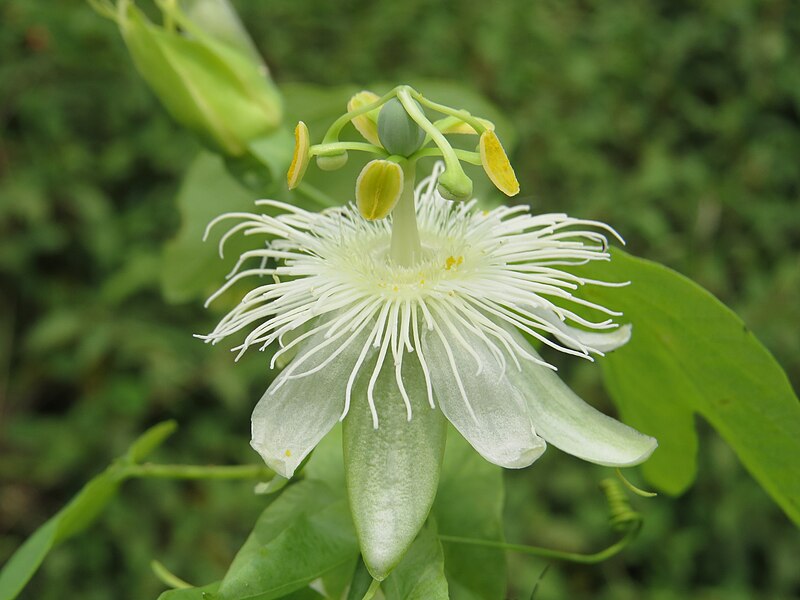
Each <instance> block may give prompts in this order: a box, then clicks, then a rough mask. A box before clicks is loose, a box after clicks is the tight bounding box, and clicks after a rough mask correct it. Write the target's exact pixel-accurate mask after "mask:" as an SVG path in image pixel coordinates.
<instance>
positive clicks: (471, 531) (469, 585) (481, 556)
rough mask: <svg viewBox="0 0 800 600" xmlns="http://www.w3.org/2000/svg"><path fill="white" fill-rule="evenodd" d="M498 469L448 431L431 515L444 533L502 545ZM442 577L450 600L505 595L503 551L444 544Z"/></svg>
mask: <svg viewBox="0 0 800 600" xmlns="http://www.w3.org/2000/svg"><path fill="white" fill-rule="evenodd" d="M503 502H504V490H503V474H502V469H501V468H500V467H498V466H496V465H493V464H491V463H489V462H487V461H486V460H484V459H483V458H482V457H481V456H480V455H479V454H478V453H477V452H475V450H474V449H473V448H472V446H470V445H469V443H467V442H466V441H465V440H464V438H463V437H461V435H459V433H458V432H457V431H456V430H455V429H453V428H452V427H451V428H449V431H448V437H447V450H446V451H445V453H444V463H443V465H442V477H441V481H440V483H439V491H438V493H437V495H436V502H435V503H434V505H433V515H434V516H435V517H436V522H437V524H438V528H439V532H440V533H442V534H443V535H452V536H457V537H468V538H476V539H482V540H496V541H503ZM444 557H445V561H444V564H445V573H446V575H447V581H448V582H449V584H450V597H451V598H452V599H453V600H496V599H497V598H503V597H505V593H506V559H505V554H504V553H503V552H498V551H497V550H493V549H491V548H481V547H479V546H466V545H463V544H447V543H445V544H444Z"/></svg>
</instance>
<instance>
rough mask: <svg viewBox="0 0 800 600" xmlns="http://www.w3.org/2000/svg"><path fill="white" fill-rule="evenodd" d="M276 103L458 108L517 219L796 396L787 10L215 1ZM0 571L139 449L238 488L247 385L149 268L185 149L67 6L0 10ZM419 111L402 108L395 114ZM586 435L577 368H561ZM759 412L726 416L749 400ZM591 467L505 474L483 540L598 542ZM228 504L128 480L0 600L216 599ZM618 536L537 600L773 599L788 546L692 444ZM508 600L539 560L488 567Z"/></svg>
mask: <svg viewBox="0 0 800 600" xmlns="http://www.w3.org/2000/svg"><path fill="white" fill-rule="evenodd" d="M239 8H240V9H241V10H242V16H243V20H244V22H245V23H246V25H247V26H248V27H249V28H250V30H251V31H252V33H253V34H254V38H255V40H256V42H257V45H258V46H259V48H260V49H261V51H262V52H263V53H264V55H265V57H266V59H267V62H268V63H269V64H270V66H271V68H272V71H273V75H274V76H275V78H276V80H277V81H278V83H279V84H281V83H285V82H289V81H305V82H313V83H319V84H330V85H338V84H342V83H356V84H361V85H366V84H367V83H369V82H372V81H376V80H384V81H396V82H400V81H404V80H407V79H408V80H414V79H418V78H420V77H428V78H443V79H455V80H458V81H460V82H461V83H466V84H468V85H471V86H473V87H474V88H475V89H476V90H478V91H480V92H481V93H483V94H484V95H486V96H487V97H489V98H490V99H491V100H493V101H494V102H495V103H496V104H497V105H498V106H500V107H501V108H502V109H504V110H505V111H506V114H507V115H508V117H509V118H510V119H511V121H512V122H513V123H514V124H515V125H516V127H517V134H518V136H519V142H520V143H519V146H518V149H517V151H516V153H515V155H514V156H513V157H512V161H513V163H514V165H515V167H516V170H517V173H518V175H519V178H520V181H521V183H522V189H523V192H522V194H523V196H526V197H525V198H524V199H525V201H528V202H531V203H532V204H533V206H534V208H535V209H537V210H541V211H566V212H569V213H571V214H574V215H576V216H583V217H587V218H599V219H602V220H605V221H608V222H610V223H613V224H614V226H615V227H616V228H617V229H618V230H619V231H620V232H621V233H622V234H623V235H624V236H625V237H626V238H627V239H628V241H629V245H630V249H631V250H632V251H633V252H634V253H635V254H639V255H642V256H645V257H647V258H650V259H654V260H658V261H661V262H664V263H665V264H667V265H669V266H671V267H674V268H676V269H677V270H679V271H681V272H683V273H684V274H686V275H688V276H690V277H692V278H693V279H695V280H697V281H698V282H699V283H701V284H702V285H704V286H706V287H707V288H709V289H710V290H711V291H712V292H714V293H715V294H717V295H718V296H719V297H720V298H721V299H722V300H723V301H725V302H726V303H728V304H729V305H730V306H731V307H733V308H734V309H735V310H737V312H739V313H740V314H741V315H742V316H743V318H744V320H745V322H746V323H747V324H748V326H749V327H750V328H751V329H752V330H753V331H754V332H755V333H756V335H758V336H759V337H760V339H761V340H762V341H763V342H764V343H765V344H766V345H767V347H768V348H770V349H771V350H772V351H773V352H774V353H775V354H776V356H777V357H778V359H779V361H780V362H781V363H782V364H783V365H784V367H785V368H786V369H787V371H788V373H789V376H790V378H791V380H792V381H793V383H794V385H795V387H797V386H798V384H800V338H799V337H798V336H797V334H796V332H797V324H798V323H800V202H799V201H800V170H798V168H797V164H798V163H799V162H800V70H798V69H797V64H798V59H799V58H800V51H799V49H798V44H800V5H798V4H797V3H796V2H792V1H791V0H764V1H757V0H724V1H723V0H701V1H699V2H670V1H667V0H661V1H653V2H638V1H635V0H620V1H618V2H600V1H590V0H567V1H561V2H557V1H555V0H548V1H541V0H537V1H534V2H531V1H530V0H509V1H506V2H503V3H496V4H495V5H492V6H491V8H490V9H489V8H487V7H486V6H484V5H482V4H481V3H452V4H450V3H441V2H434V1H433V0H403V1H402V2H367V1H366V0H346V1H344V2H339V3H324V2H311V1H309V2H298V1H297V0H271V1H270V2H268V3H243V2H240V3H239ZM0 19H2V22H3V27H2V28H1V29H0V53H2V57H3V60H2V63H0V90H2V92H1V93H0V240H1V241H0V455H1V456H2V460H0V561H4V560H5V559H6V557H7V556H9V555H10V553H11V552H12V551H13V550H14V549H15V548H16V547H17V546H18V545H19V544H20V543H21V541H22V540H23V539H24V538H25V536H26V535H28V534H30V533H31V532H32V531H33V530H34V529H35V528H36V527H37V526H38V525H40V524H41V523H43V522H44V521H46V520H47V518H48V517H49V516H51V515H52V514H54V513H55V512H56V511H57V510H58V508H60V507H61V506H62V505H63V504H64V502H65V501H66V500H67V499H68V498H69V497H70V496H71V495H72V494H73V493H74V492H75V491H77V490H78V489H79V488H80V486H81V485H82V483H83V482H85V481H86V480H88V479H89V478H90V477H91V476H92V475H94V474H96V473H97V472H98V471H100V470H101V469H102V467H103V466H104V465H105V464H106V463H107V462H108V461H109V460H110V459H111V458H112V457H114V456H115V455H117V454H119V453H120V452H121V451H122V450H123V449H124V448H125V447H127V445H128V443H129V442H130V441H131V440H132V439H133V438H134V437H135V435H136V434H137V433H138V432H140V431H142V430H143V429H144V428H145V427H146V426H147V425H150V424H152V423H154V422H156V421H158V420H161V419H163V418H166V417H171V418H175V419H177V420H178V421H179V422H180V423H181V425H182V427H181V431H180V433H179V434H178V435H177V436H175V439H174V440H172V441H171V442H170V444H168V446H167V447H166V448H165V449H162V450H160V451H159V455H161V456H169V460H170V462H180V461H184V462H197V463H203V462H209V463H227V462H231V463H233V462H254V461H255V460H256V458H257V457H256V456H255V455H254V454H253V453H252V452H251V451H250V450H249V448H248V446H247V443H246V442H247V432H248V430H249V415H250V411H251V409H252V406H253V404H254V402H255V400H256V399H257V398H258V397H259V395H260V394H261V392H262V391H263V389H264V388H265V387H266V385H267V382H268V380H269V378H270V376H271V375H270V374H269V372H268V369H267V365H266V364H265V361H264V357H263V356H262V355H258V354H256V355H253V356H249V357H248V356H245V357H244V358H243V359H242V361H240V363H238V364H237V365H236V366H234V365H233V363H232V359H231V356H230V355H229V353H228V352H227V351H226V349H225V348H222V347H219V348H213V349H212V348H210V347H208V346H204V345H203V344H201V343H200V342H198V341H197V340H194V339H192V337H191V334H192V333H194V332H203V331H206V330H207V329H208V328H209V326H210V325H211V323H212V322H213V321H214V315H213V314H208V313H206V312H205V311H203V310H202V308H201V307H200V306H198V305H197V304H196V303H188V304H183V305H168V304H167V303H166V302H165V300H164V299H163V297H162V295H161V291H160V285H159V271H160V261H161V252H162V248H163V246H164V244H165V242H166V241H167V240H168V239H170V238H171V237H172V236H173V235H174V233H175V232H176V230H177V228H178V225H179V216H178V208H177V206H176V203H175V201H174V200H175V196H176V193H177V189H178V184H179V179H180V176H181V174H182V173H183V171H184V169H185V168H186V167H187V166H188V164H189V162H190V160H191V159H192V157H193V156H194V155H195V154H196V152H197V150H198V148H197V145H196V144H195V142H194V141H193V140H192V139H191V137H190V135H189V134H187V133H185V132H183V131H181V130H180V129H179V128H178V127H177V126H176V125H174V124H173V123H172V122H171V121H170V120H169V118H168V117H167V116H166V114H165V113H164V111H163V109H161V108H160V106H159V105H158V103H157V101H156V100H155V98H154V97H153V96H152V95H151V94H150V92H149V91H148V90H147V89H146V87H145V85H144V84H143V83H142V82H141V81H140V80H139V79H138V76H137V75H136V73H135V72H134V70H133V67H132V65H131V63H130V59H129V57H128V56H127V54H126V51H125V48H124V45H123V43H122V41H121V40H120V39H119V37H118V33H117V31H116V29H115V28H114V27H113V26H111V25H110V24H109V23H108V22H106V21H104V20H103V19H100V18H99V17H97V16H96V15H94V14H93V13H92V12H91V10H90V9H89V8H88V7H87V6H86V5H85V4H83V3H82V2H81V1H80V0H68V1H64V2H59V3H52V2H45V1H44V0H24V1H23V0H6V2H4V3H3V4H2V5H0ZM423 91H424V90H423ZM563 370H564V372H566V373H568V374H569V375H570V381H571V383H572V385H573V387H574V388H575V389H576V391H578V392H579V393H581V394H582V395H583V396H584V397H586V398H587V399H589V400H592V401H594V403H595V404H596V405H599V406H602V407H604V408H605V409H606V410H607V411H610V408H609V406H608V403H607V400H606V399H605V398H604V397H603V395H602V392H601V387H600V384H599V373H598V370H597V369H595V368H593V367H591V366H590V365H585V364H579V365H576V364H573V363H564V364H563ZM757 400H758V399H754V401H757ZM604 474H605V472H604V470H603V469H600V468H597V467H593V466H591V465H588V464H584V463H581V462H580V461H577V460H575V459H572V458H570V457H568V456H566V455H563V454H560V453H558V452H557V451H555V450H553V451H551V452H548V453H546V455H545V456H544V457H543V458H542V459H541V460H540V461H539V462H538V463H537V464H536V465H534V467H532V468H531V469H528V470H525V471H521V472H513V473H509V474H508V475H507V481H508V483H509V485H508V493H507V496H508V497H507V506H508V510H507V536H508V538H509V539H510V540H512V541H520V542H528V543H536V544H544V545H552V546H555V547H560V548H564V549H567V550H591V549H593V548H595V547H599V546H602V545H603V543H604V542H606V541H607V539H608V538H607V536H608V527H607V523H606V514H605V505H604V502H603V500H602V495H601V494H600V492H599V491H596V489H595V486H596V482H597V481H599V480H600V479H601V478H602V477H603V476H604ZM250 492H251V484H248V483H241V482H214V483H169V482H163V481H160V482H154V481H140V482H134V483H130V484H128V485H127V486H126V488H125V490H124V494H123V497H122V498H119V499H117V500H116V501H114V502H113V503H112V504H111V505H110V506H109V509H108V510H107V512H106V513H105V515H104V516H102V517H101V519H100V520H99V522H98V524H97V525H96V526H95V528H94V529H93V530H92V531H91V532H90V533H89V534H87V535H83V536H82V537H80V538H77V539H74V540H72V541H70V542H69V543H67V544H65V545H64V546H62V547H61V548H59V549H58V550H56V551H55V552H54V553H53V555H52V556H50V557H48V559H47V561H45V564H44V565H43V568H42V571H41V572H40V573H39V574H38V575H37V576H36V578H35V579H34V580H33V582H32V584H31V586H30V587H29V589H28V590H27V591H26V592H25V594H23V597H24V598H36V599H41V600H49V599H51V598H53V599H54V598H61V597H63V596H64V593H65V592H69V595H71V596H75V597H80V598H84V599H86V600H93V599H98V600H100V599H105V598H108V597H116V596H119V597H125V598H128V597H130V598H137V599H138V598H154V597H156V595H157V594H158V593H159V591H160V590H161V589H162V586H161V585H160V584H159V583H158V581H157V580H156V578H155V577H152V576H150V573H149V567H148V564H149V562H150V560H151V559H152V558H153V557H156V558H158V559H159V560H161V561H162V562H163V563H164V564H165V565H166V566H167V567H169V568H170V570H173V571H174V572H175V573H177V574H179V575H180V576H181V577H183V578H185V579H187V580H189V581H191V582H192V583H205V582H208V581H212V580H215V579H218V578H219V577H220V576H221V575H222V573H224V570H225V567H226V566H227V564H228V563H229V562H230V560H231V557H232V556H233V554H234V552H235V551H236V550H237V549H238V548H239V546H240V545H241V543H242V542H243V540H244V539H245V536H246V534H247V532H248V531H249V529H250V528H251V526H252V524H253V522H254V520H255V518H256V517H257V515H258V514H259V513H260V510H261V509H262V508H263V503H264V501H263V498H262V497H258V496H254V495H253V494H251V493H250ZM636 505H637V508H638V509H640V510H641V511H642V512H644V513H645V518H646V522H645V528H644V531H643V534H642V537H641V539H640V540H639V542H637V544H635V545H634V546H633V547H632V548H631V549H629V550H628V551H626V552H625V553H624V554H623V555H622V556H620V557H617V558H615V559H613V560H611V561H609V562H607V563H605V564H603V565H602V566H600V567H583V566H564V565H554V566H553V567H551V568H550V569H549V571H548V572H547V573H546V574H545V576H544V577H543V579H542V580H541V582H540V583H539V586H538V590H537V592H536V596H535V597H536V598H537V600H548V599H555V598H565V597H569V598H609V599H611V598H613V599H615V600H616V599H623V600H624V599H626V598H640V597H648V598H656V599H668V598H686V597H692V598H701V599H712V598H731V599H734V600H736V599H739V598H741V599H746V598H754V597H757V598H776V599H780V598H792V597H796V596H797V595H798V594H800V574H799V573H798V572H797V569H796V557H797V556H798V552H799V551H800V548H798V541H797V532H796V530H794V529H792V527H791V526H790V525H789V522H788V520H787V519H786V517H785V516H783V514H782V513H781V512H780V510H779V509H778V508H777V507H776V506H775V505H773V504H772V502H771V501H770V500H769V499H768V497H767V496H766V494H765V493H764V492H763V491H762V490H760V488H758V486H757V484H756V483H755V482H754V481H753V480H752V479H751V478H750V477H749V476H748V475H746V474H745V472H744V471H743V469H742V467H741V466H740V465H739V464H738V462H737V461H736V459H735V458H734V456H733V454H732V453H731V451H730V449H729V448H727V446H725V445H724V443H723V442H722V441H721V440H720V439H719V438H718V437H717V436H716V435H713V434H711V433H710V430H709V429H708V428H706V427H701V445H700V453H699V479H698V482H697V483H696V484H695V486H694V487H693V488H692V489H691V490H690V491H689V492H688V493H687V494H686V495H685V496H683V497H681V498H679V499H677V500H674V499H670V498H667V497H659V498H657V499H655V500H649V501H645V500H638V501H637V502H636ZM509 565H510V569H511V575H512V582H513V589H512V590H511V591H510V597H512V598H520V599H527V598H528V597H529V596H530V593H531V589H532V588H533V587H534V584H535V582H536V581H537V579H538V578H539V575H540V573H541V572H542V569H543V568H544V567H545V563H544V562H541V561H536V560H534V559H530V558H528V557H519V556H513V555H512V556H510V557H509Z"/></svg>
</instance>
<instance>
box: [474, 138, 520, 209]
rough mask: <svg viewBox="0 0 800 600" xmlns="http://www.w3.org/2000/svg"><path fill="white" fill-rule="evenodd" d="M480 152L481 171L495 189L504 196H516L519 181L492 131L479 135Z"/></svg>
mask: <svg viewBox="0 0 800 600" xmlns="http://www.w3.org/2000/svg"><path fill="white" fill-rule="evenodd" d="M480 151H481V164H482V165H483V170H484V171H486V174H487V175H488V176H489V179H491V180H492V183H493V184H494V185H495V187H497V189H498V190H500V191H501V192H503V193H504V194H505V195H506V196H516V195H517V194H518V193H519V181H517V176H516V175H515V174H514V168H513V167H512V166H511V163H510V162H509V161H508V156H507V155H506V151H505V150H504V149H503V145H502V144H501V143H500V140H499V139H498V137H497V134H496V133H495V132H494V131H489V130H487V131H484V132H483V133H482V134H481V141H480Z"/></svg>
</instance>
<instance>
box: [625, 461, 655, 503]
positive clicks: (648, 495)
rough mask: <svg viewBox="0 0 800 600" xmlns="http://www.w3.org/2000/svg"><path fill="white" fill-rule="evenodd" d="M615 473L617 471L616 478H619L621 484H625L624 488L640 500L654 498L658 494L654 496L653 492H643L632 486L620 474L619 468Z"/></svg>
mask: <svg viewBox="0 0 800 600" xmlns="http://www.w3.org/2000/svg"><path fill="white" fill-rule="evenodd" d="M616 471H617V477H619V478H620V480H621V481H622V483H623V484H625V487H626V488H628V489H629V490H630V491H632V492H633V493H634V494H636V495H637V496H641V497H642V498H655V497H656V496H658V494H656V493H655V492H648V491H647V490H643V489H641V488H638V487H636V486H635V485H633V484H632V483H631V482H630V481H628V480H627V479H625V476H624V475H623V474H622V471H620V470H619V468H617V470H616Z"/></svg>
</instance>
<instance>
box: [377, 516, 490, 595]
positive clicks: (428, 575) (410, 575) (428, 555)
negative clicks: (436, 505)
mask: <svg viewBox="0 0 800 600" xmlns="http://www.w3.org/2000/svg"><path fill="white" fill-rule="evenodd" d="M381 591H382V592H383V595H384V596H385V597H386V600H448V599H449V598H450V596H449V595H448V593H447V579H445V576H444V554H443V553H442V544H441V542H439V538H438V536H437V533H436V522H435V520H434V519H429V520H428V523H427V524H426V525H425V527H424V528H423V529H422V531H420V532H419V535H418V536H417V539H416V540H414V543H413V544H411V548H409V549H408V552H407V553H406V555H405V556H404V557H403V560H402V561H400V564H399V565H397V568H396V569H395V570H394V571H392V574H391V575H389V577H387V578H386V581H384V582H383V583H382V584H381ZM499 597H500V596H497V597H496V598H499Z"/></svg>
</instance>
